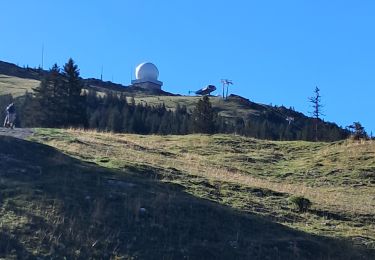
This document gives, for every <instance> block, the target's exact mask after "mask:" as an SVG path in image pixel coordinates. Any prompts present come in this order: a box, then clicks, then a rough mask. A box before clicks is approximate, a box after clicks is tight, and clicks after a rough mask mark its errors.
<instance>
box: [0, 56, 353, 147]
mask: <svg viewBox="0 0 375 260" xmlns="http://www.w3.org/2000/svg"><path fill="white" fill-rule="evenodd" d="M12 99H13V98H12V97H11V96H10V95H6V96H1V97H0V106H1V107H5V106H6V104H7V103H9V102H10V101H11V100H12ZM16 105H17V110H18V113H17V114H18V118H17V120H18V125H19V126H22V127H78V128H86V129H97V130H100V131H111V132H119V133H120V132H122V133H138V134H162V135H166V134H190V133H206V134H215V133H235V134H239V135H245V136H250V137H255V138H260V139H271V140H310V141H313V140H321V141H333V140H340V139H343V138H346V137H347V135H348V133H349V131H345V130H343V129H342V128H340V127H338V126H337V125H335V124H332V123H325V122H324V121H322V120H321V119H319V118H314V120H312V119H311V118H307V117H304V118H305V119H300V120H299V121H296V122H293V123H291V122H290V121H289V122H288V121H286V120H285V117H284V116H281V114H285V111H282V109H284V108H283V107H281V108H275V109H272V110H271V109H270V110H265V111H262V112H261V114H260V115H257V116H251V117H249V118H247V119H243V118H229V117H222V116H220V115H219V113H218V112H219V111H217V110H215V109H214V108H213V107H212V105H211V102H210V99H209V97H208V96H204V97H202V99H200V100H199V101H198V102H197V104H196V106H195V108H194V109H193V110H192V111H189V110H188V109H187V108H186V106H180V105H177V107H176V108H175V109H173V110H169V109H167V108H166V107H165V105H164V104H160V105H157V106H150V105H148V104H143V103H138V104H136V102H135V99H134V97H126V96H125V95H124V94H123V93H114V92H109V93H108V94H103V95H98V93H97V92H95V91H93V90H90V88H85V86H84V83H83V81H82V79H81V78H80V76H79V69H78V66H77V65H76V64H75V63H74V61H73V60H72V59H69V61H68V62H67V63H66V64H65V65H64V66H63V68H62V69H60V68H59V67H58V66H57V65H56V64H55V65H54V66H53V67H52V68H51V69H50V70H49V72H48V73H46V75H45V76H44V77H43V80H42V81H41V83H40V85H39V86H38V87H36V88H35V89H34V90H33V93H26V94H25V95H24V96H22V97H20V98H18V99H17V100H16ZM279 110H280V111H279ZM290 111H291V110H290ZM294 113H297V112H294ZM301 118H302V117H301ZM317 127H319V132H317V131H316V129H317Z"/></svg>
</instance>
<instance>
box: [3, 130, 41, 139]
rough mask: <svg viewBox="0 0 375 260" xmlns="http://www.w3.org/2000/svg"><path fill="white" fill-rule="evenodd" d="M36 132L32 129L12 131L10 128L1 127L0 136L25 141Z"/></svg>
mask: <svg viewBox="0 0 375 260" xmlns="http://www.w3.org/2000/svg"><path fill="white" fill-rule="evenodd" d="M33 133H34V132H33V130H32V129H30V128H15V129H10V128H5V127H0V135H6V136H13V137H16V138H20V139H25V138H27V137H29V136H30V135H32V134H33Z"/></svg>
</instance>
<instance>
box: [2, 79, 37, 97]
mask: <svg viewBox="0 0 375 260" xmlns="http://www.w3.org/2000/svg"><path fill="white" fill-rule="evenodd" d="M39 83H40V81H38V80H35V79H25V78H19V77H14V76H7V75H2V74H0V95H5V94H12V95H13V96H14V97H18V96H22V95H24V94H25V92H26V91H29V92H32V88H35V87H37V86H38V85H39Z"/></svg>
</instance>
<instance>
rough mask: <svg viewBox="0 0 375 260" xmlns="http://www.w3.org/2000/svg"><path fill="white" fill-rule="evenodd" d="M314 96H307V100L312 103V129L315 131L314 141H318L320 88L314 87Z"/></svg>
mask: <svg viewBox="0 0 375 260" xmlns="http://www.w3.org/2000/svg"><path fill="white" fill-rule="evenodd" d="M314 94H315V95H314V96H313V97H310V98H309V102H310V103H311V104H312V108H313V111H312V112H311V114H312V116H313V118H314V131H315V141H318V124H319V121H320V116H322V115H323V113H322V108H323V105H322V104H321V99H322V96H321V95H320V89H319V88H318V87H315V90H314Z"/></svg>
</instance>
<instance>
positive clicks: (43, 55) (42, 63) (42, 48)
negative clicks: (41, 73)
mask: <svg viewBox="0 0 375 260" xmlns="http://www.w3.org/2000/svg"><path fill="white" fill-rule="evenodd" d="M43 63H44V43H43V44H42V69H43Z"/></svg>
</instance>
